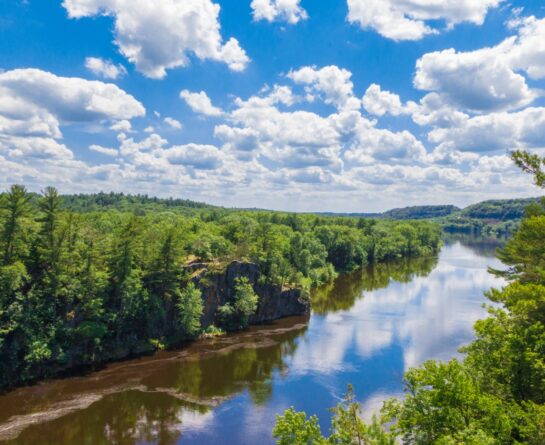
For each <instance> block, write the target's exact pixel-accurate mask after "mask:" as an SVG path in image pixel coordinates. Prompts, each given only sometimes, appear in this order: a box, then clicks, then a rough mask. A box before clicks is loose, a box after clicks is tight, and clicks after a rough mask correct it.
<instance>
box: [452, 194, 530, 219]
mask: <svg viewBox="0 0 545 445" xmlns="http://www.w3.org/2000/svg"><path fill="white" fill-rule="evenodd" d="M540 199H541V198H528V199H496V200H490V201H483V202H479V203H478V204H473V205H470V206H468V207H466V208H465V209H463V210H462V212H461V216H464V217H468V218H476V219H490V220H499V221H506V220H512V219H520V218H522V216H523V215H524V209H526V207H528V205H530V204H534V203H538V202H539V201H540Z"/></svg>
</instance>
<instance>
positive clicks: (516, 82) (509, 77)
mask: <svg viewBox="0 0 545 445" xmlns="http://www.w3.org/2000/svg"><path fill="white" fill-rule="evenodd" d="M505 50H507V48H505V47H495V48H485V49H480V50H477V51H472V52H468V53H458V52H456V51H455V50H454V49H448V50H444V51H439V52H434V53H428V54H425V55H424V56H423V57H422V58H421V59H420V60H418V62H417V64H416V76H415V78H414V85H415V87H416V88H418V89H421V90H426V91H436V92H440V93H441V94H442V95H444V96H445V100H446V101H448V102H449V103H451V104H453V105H455V106H457V107H461V108H463V109H466V110H472V111H492V110H502V109H512V108H519V107H522V106H525V105H528V104H529V103H531V102H532V101H533V100H534V99H535V98H536V93H535V92H534V91H532V90H531V89H530V88H529V87H528V85H527V84H526V80H525V78H524V76H522V75H521V74H518V73H516V72H514V71H513V69H512V68H511V67H510V66H509V65H508V64H507V61H506V60H505V58H503V57H502V54H501V53H502V52H503V51H505Z"/></svg>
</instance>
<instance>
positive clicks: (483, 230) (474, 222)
mask: <svg viewBox="0 0 545 445" xmlns="http://www.w3.org/2000/svg"><path fill="white" fill-rule="evenodd" d="M540 200H541V198H528V199H498V200H489V201H483V202H480V203H477V204H473V205H470V206H468V207H466V208H464V209H461V208H459V207H456V206H453V205H428V206H412V207H404V208H399V209H392V210H388V211H386V212H383V213H347V214H342V215H346V216H350V217H360V218H374V219H393V220H401V221H403V220H421V219H429V220H433V221H435V222H437V223H439V224H440V225H441V226H442V227H443V229H444V230H445V231H446V232H465V233H478V234H483V235H498V236H503V235H508V234H510V233H512V232H514V231H515V230H516V229H517V228H518V226H519V224H520V220H521V219H522V217H523V216H524V214H525V210H526V208H527V207H528V206H530V205H532V204H533V205H537V204H539V203H540ZM320 215H324V216H339V215H336V214H334V213H320Z"/></svg>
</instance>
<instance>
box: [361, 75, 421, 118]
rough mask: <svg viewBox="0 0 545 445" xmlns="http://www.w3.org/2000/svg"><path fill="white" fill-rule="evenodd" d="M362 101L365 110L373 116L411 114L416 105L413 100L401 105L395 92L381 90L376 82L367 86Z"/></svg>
mask: <svg viewBox="0 0 545 445" xmlns="http://www.w3.org/2000/svg"><path fill="white" fill-rule="evenodd" d="M362 103H363V107H364V108H365V110H366V111H367V112H368V113H371V114H374V115H375V116H384V115H385V114H391V115H392V116H399V115H402V114H411V113H413V112H414V111H415V110H416V107H417V105H416V104H415V103H414V102H409V103H408V104H406V105H403V104H402V103H401V99H400V98H399V96H398V95H397V94H394V93H391V92H389V91H384V90H382V89H381V87H380V85H377V84H376V83H373V84H371V85H370V86H369V88H367V91H366V92H365V95H364V96H363V99H362Z"/></svg>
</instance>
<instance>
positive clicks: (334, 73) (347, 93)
mask: <svg viewBox="0 0 545 445" xmlns="http://www.w3.org/2000/svg"><path fill="white" fill-rule="evenodd" d="M351 77H352V73H351V72H350V71H348V70H346V69H344V68H339V67H337V66H335V65H330V66H326V67H323V68H320V69H318V68H317V67H315V66H305V67H303V68H300V69H298V70H296V71H290V72H289V73H288V78H290V79H291V80H293V82H295V83H297V84H300V85H301V84H302V85H307V87H308V88H307V92H308V93H318V94H323V95H324V98H325V103H327V104H331V105H334V106H336V107H337V108H355V109H358V108H359V107H360V103H359V100H357V99H356V98H355V97H354V91H353V90H354V84H353V83H352V81H351V80H350V78H351Z"/></svg>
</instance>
